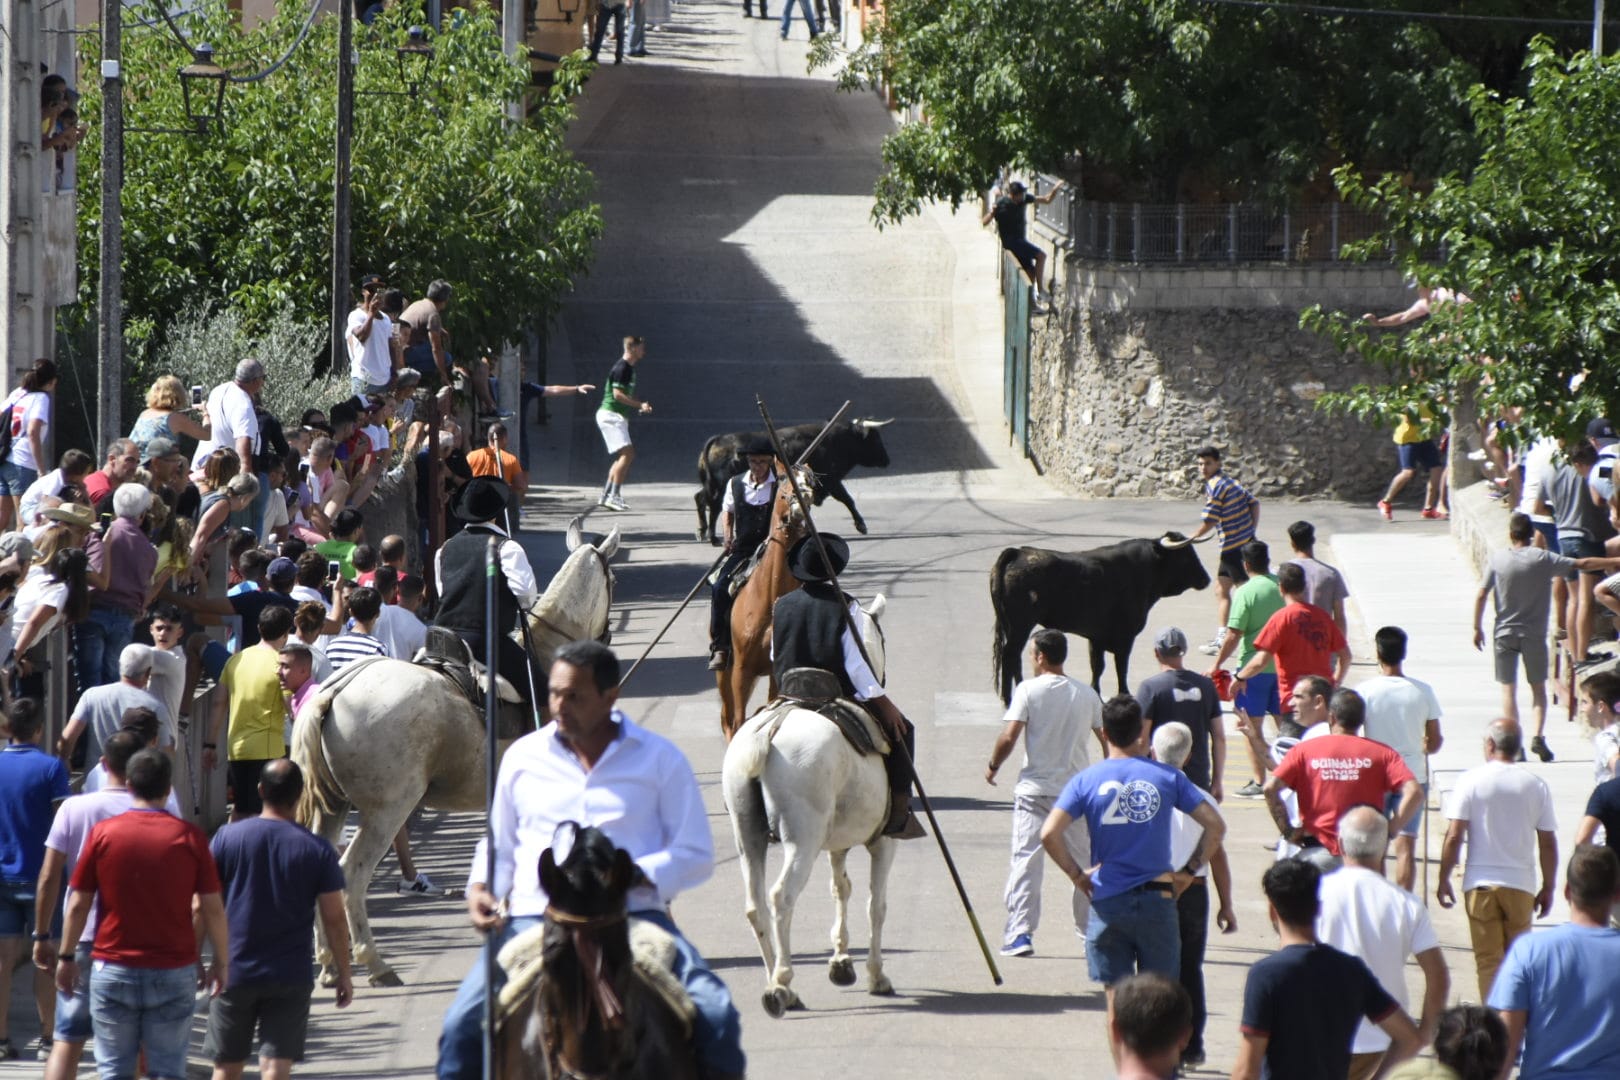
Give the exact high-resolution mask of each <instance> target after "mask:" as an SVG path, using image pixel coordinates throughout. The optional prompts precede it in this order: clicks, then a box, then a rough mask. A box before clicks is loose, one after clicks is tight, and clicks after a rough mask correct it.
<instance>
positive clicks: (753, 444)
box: [742, 435, 776, 457]
mask: <svg viewBox="0 0 1620 1080" xmlns="http://www.w3.org/2000/svg"><path fill="white" fill-rule="evenodd" d="M742 454H743V457H754V456H756V455H759V454H763V455H764V456H765V457H775V456H776V451H775V450H773V449H771V440H769V439H767V438H766V437H765V436H763V435H755V436H754V437H753V438H752V439H749V440H748V441H747V442H746V443H744V444H743V448H742Z"/></svg>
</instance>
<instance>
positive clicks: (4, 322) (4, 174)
mask: <svg viewBox="0 0 1620 1080" xmlns="http://www.w3.org/2000/svg"><path fill="white" fill-rule="evenodd" d="M0 26H3V27H5V30H6V32H5V33H0V304H3V305H4V306H3V307H0V311H4V312H5V315H4V316H3V317H0V392H8V393H9V392H10V390H11V380H12V379H14V378H15V377H16V375H17V372H19V371H22V370H24V369H26V368H27V367H28V365H29V364H31V363H33V361H34V360H35V359H36V358H37V357H41V356H49V355H50V352H49V348H50V341H51V339H50V334H49V333H48V331H47V330H46V329H45V326H46V324H48V322H49V316H50V312H51V307H50V305H49V303H47V300H48V299H49V298H48V296H47V289H46V288H45V271H44V257H43V251H42V249H43V248H44V246H45V243H46V235H45V234H46V229H45V207H44V197H43V196H42V195H41V194H40V180H41V176H40V171H41V165H40V158H41V156H42V155H41V154H40V150H39V74H38V72H39V59H40V57H39V53H40V46H41V41H40V39H41V37H42V36H43V35H42V34H41V33H40V31H39V18H38V5H37V4H36V3H35V2H34V0H0Z"/></svg>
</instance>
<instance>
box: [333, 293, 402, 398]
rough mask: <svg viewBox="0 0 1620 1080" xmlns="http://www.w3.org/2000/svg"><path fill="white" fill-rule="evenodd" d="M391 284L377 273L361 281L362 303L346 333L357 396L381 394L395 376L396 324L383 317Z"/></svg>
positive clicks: (351, 381) (350, 379)
mask: <svg viewBox="0 0 1620 1080" xmlns="http://www.w3.org/2000/svg"><path fill="white" fill-rule="evenodd" d="M387 289H388V283H387V282H386V281H384V280H383V279H382V278H380V277H378V276H377V275H376V274H367V275H366V276H365V277H363V278H361V279H360V303H359V305H358V306H356V307H355V309H354V310H353V311H351V312H349V324H348V328H347V330H346V332H345V334H344V337H345V340H346V341H347V343H348V346H349V386H350V387H351V388H352V389H353V391H354V396H355V397H357V398H364V397H365V396H366V395H368V394H382V393H384V392H385V391H387V389H388V383H389V381H390V380H392V379H393V377H394V351H393V349H392V347H391V346H390V344H389V343H390V342H391V341H392V340H393V337H394V321H393V320H392V319H390V318H389V317H388V316H387V315H385V314H383V310H382V303H383V293H384V292H385V291H387Z"/></svg>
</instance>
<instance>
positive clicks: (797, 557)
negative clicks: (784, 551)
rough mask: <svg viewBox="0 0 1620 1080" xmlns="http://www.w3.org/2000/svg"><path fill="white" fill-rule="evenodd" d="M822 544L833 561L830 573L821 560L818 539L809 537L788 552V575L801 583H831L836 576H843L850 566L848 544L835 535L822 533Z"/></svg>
mask: <svg viewBox="0 0 1620 1080" xmlns="http://www.w3.org/2000/svg"><path fill="white" fill-rule="evenodd" d="M821 542H822V543H823V544H825V545H826V546H827V557H828V558H830V559H832V569H831V570H830V571H829V570H828V569H827V564H826V563H825V562H823V561H822V559H821V551H820V550H819V549H818V548H817V547H816V538H815V537H813V536H807V537H805V538H804V539H803V540H800V541H799V542H798V543H797V544H794V545H793V550H792V551H790V552H788V573H790V574H792V575H793V576H794V577H796V578H798V579H799V580H800V581H830V580H831V579H832V577H833V576H834V575H835V574H842V573H843V572H844V567H846V566H848V565H849V544H848V542H847V541H845V540H844V538H843V537H842V536H838V535H836V534H834V533H822V534H821Z"/></svg>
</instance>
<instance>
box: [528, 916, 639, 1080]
mask: <svg viewBox="0 0 1620 1080" xmlns="http://www.w3.org/2000/svg"><path fill="white" fill-rule="evenodd" d="M545 917H546V921H547V922H553V923H556V924H557V925H558V926H561V927H564V928H565V929H567V931H568V936H569V939H570V940H571V941H572V942H573V945H574V955H575V956H576V957H577V958H578V960H579V968H580V972H581V978H580V982H581V985H580V987H579V991H580V993H579V995H578V1000H579V1001H580V1006H579V1011H578V1014H577V1016H576V1017H575V1018H574V1019H575V1020H576V1021H577V1023H578V1027H579V1029H580V1030H584V1028H585V1025H586V1022H587V1021H588V1020H589V1018H590V1013H591V1011H592V1010H593V1009H594V1010H595V1012H596V1013H597V1015H598V1016H600V1017H601V1019H602V1027H603V1029H604V1030H606V1031H608V1032H617V1031H619V1030H621V1029H622V1028H623V1027H624V1003H623V1002H622V1001H620V1000H619V994H618V991H616V990H615V989H614V988H613V986H612V984H611V983H609V982H608V981H607V979H606V978H605V977H604V976H605V972H603V970H602V948H601V946H600V944H599V943H598V942H597V940H596V935H597V933H598V932H600V931H602V930H605V929H607V928H608V927H610V926H617V925H619V924H620V923H623V922H624V921H625V918H626V916H625V913H624V912H623V911H610V912H608V913H606V914H603V915H576V914H574V913H573V912H569V911H559V910H558V909H557V908H555V907H552V906H551V905H549V904H548V905H547V906H546V915H545ZM540 1001H541V1014H540V1020H541V1026H542V1028H543V1030H544V1033H545V1047H546V1067H547V1070H548V1071H549V1072H550V1074H551V1076H552V1078H553V1080H609V1078H610V1077H611V1076H612V1072H611V1071H608V1072H597V1073H593V1072H584V1071H582V1070H580V1069H577V1068H575V1067H574V1066H573V1065H570V1064H569V1063H568V1061H567V1060H565V1059H564V1058H563V1055H562V1046H561V1039H560V1038H559V1037H558V1035H557V1022H556V1021H557V1018H556V1017H554V1016H552V1015H550V1014H549V1010H548V1009H547V1008H546V1004H545V1002H546V999H545V996H544V995H542V996H541V999H540Z"/></svg>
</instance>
